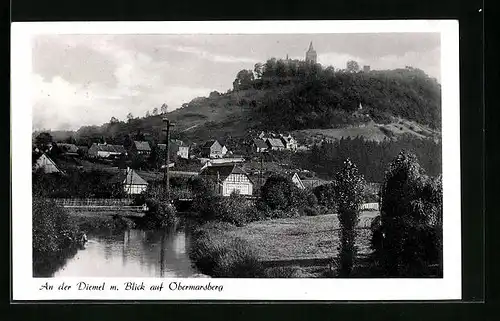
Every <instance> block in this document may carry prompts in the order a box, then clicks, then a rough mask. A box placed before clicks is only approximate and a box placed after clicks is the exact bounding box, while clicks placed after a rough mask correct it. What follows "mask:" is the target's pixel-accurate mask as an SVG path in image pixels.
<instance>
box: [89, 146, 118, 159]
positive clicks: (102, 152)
mask: <svg viewBox="0 0 500 321" xmlns="http://www.w3.org/2000/svg"><path fill="white" fill-rule="evenodd" d="M88 155H89V156H90V157H94V158H110V157H119V156H126V155H127V151H126V150H125V148H124V147H123V146H121V145H110V144H106V143H104V144H96V143H94V144H92V146H91V147H90V148H89V151H88Z"/></svg>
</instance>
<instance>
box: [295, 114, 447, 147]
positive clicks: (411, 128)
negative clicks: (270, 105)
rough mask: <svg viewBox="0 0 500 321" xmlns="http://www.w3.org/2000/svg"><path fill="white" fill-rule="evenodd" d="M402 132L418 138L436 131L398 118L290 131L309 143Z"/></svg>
mask: <svg viewBox="0 0 500 321" xmlns="http://www.w3.org/2000/svg"><path fill="white" fill-rule="evenodd" d="M403 134H410V135H412V136H414V137H418V138H427V137H433V136H435V135H437V134H438V132H435V131H432V130H431V129H429V128H428V127H426V126H423V125H420V124H417V123H416V122H412V121H408V120H404V119H399V120H397V121H395V122H394V123H391V124H386V125H382V124H375V123H374V122H370V123H367V124H365V125H362V126H356V127H347V128H331V129H304V130H297V131H294V132H292V135H294V136H295V137H296V138H297V139H298V140H299V141H301V142H307V143H309V144H311V143H314V142H319V141H321V140H322V139H328V140H336V139H340V138H342V137H344V138H348V137H350V138H355V137H358V136H359V137H364V138H365V139H366V140H373V141H378V142H380V141H383V140H384V139H388V138H391V137H398V136H401V135H403Z"/></svg>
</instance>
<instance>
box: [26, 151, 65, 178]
mask: <svg viewBox="0 0 500 321" xmlns="http://www.w3.org/2000/svg"><path fill="white" fill-rule="evenodd" d="M33 168H34V169H35V170H38V169H40V168H41V169H42V170H43V172H44V173H45V174H50V173H62V172H63V171H62V170H60V169H59V167H58V166H57V165H56V163H54V161H53V160H52V159H51V158H50V157H49V156H47V155H46V154H45V153H44V154H42V155H41V156H40V157H38V159H37V160H36V161H35V164H34V165H33Z"/></svg>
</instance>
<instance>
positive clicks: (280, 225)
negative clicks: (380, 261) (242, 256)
mask: <svg viewBox="0 0 500 321" xmlns="http://www.w3.org/2000/svg"><path fill="white" fill-rule="evenodd" d="M378 214H379V213H378V212H362V213H361V215H360V223H361V224H360V229H359V233H358V239H357V240H356V245H357V246H358V253H359V254H368V253H369V252H370V238H371V231H370V229H369V228H365V227H367V224H368V221H369V220H370V219H371V218H373V217H375V216H376V215H378ZM368 226H369V225H368ZM361 227H362V228H361ZM339 228H340V226H339V221H338V218H337V215H335V214H330V215H320V216H303V217H298V218H284V219H275V220H267V221H258V222H253V223H250V224H248V225H246V226H244V227H240V228H237V229H234V230H231V231H229V232H228V233H231V234H232V235H233V236H235V237H239V238H241V239H243V240H246V241H248V242H249V243H251V244H252V245H254V246H255V247H256V248H258V249H259V251H258V256H259V259H260V260H262V261H273V260H308V259H326V258H329V257H333V256H336V255H337V254H338V248H337V247H338V244H339V238H338V237H339V235H338V234H339Z"/></svg>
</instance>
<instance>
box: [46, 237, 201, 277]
mask: <svg viewBox="0 0 500 321" xmlns="http://www.w3.org/2000/svg"><path fill="white" fill-rule="evenodd" d="M87 236H88V242H87V244H86V245H85V248H83V249H79V250H78V252H76V254H75V255H74V256H73V257H71V258H68V259H67V260H66V262H65V263H64V264H63V265H62V267H60V268H59V269H58V270H57V271H56V272H55V273H54V274H53V276H54V277H191V276H194V275H196V274H198V272H197V271H196V269H195V268H193V266H192V264H191V260H190V259H189V256H188V251H189V240H190V239H189V235H188V233H186V232H185V230H184V229H183V228H182V229H177V230H175V229H170V230H139V229H128V230H125V231H122V232H115V233H113V234H110V233H96V232H94V233H89V234H88V235H87Z"/></svg>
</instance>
